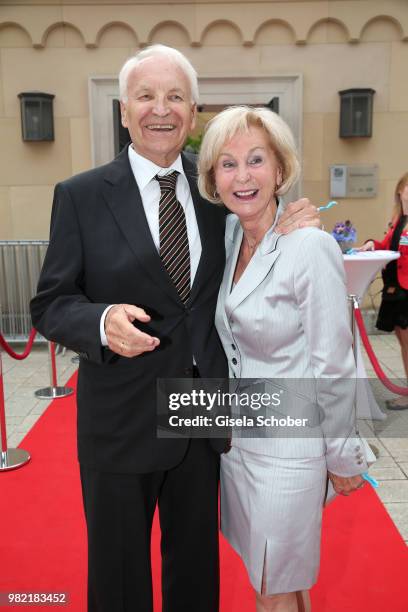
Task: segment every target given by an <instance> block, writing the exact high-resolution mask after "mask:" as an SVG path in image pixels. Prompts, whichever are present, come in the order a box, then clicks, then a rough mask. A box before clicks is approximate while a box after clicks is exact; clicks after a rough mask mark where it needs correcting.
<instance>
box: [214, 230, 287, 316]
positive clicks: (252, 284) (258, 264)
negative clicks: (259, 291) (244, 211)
mask: <svg viewBox="0 0 408 612" xmlns="http://www.w3.org/2000/svg"><path fill="white" fill-rule="evenodd" d="M274 226H275V224H274ZM274 226H273V227H272V228H271V229H270V230H269V231H268V232H267V233H266V234H265V236H264V238H263V240H262V242H261V244H260V245H259V247H258V249H257V250H256V252H255V254H254V256H253V257H252V259H251V261H250V262H249V264H248V265H247V267H246V268H245V270H244V273H243V274H242V276H241V278H240V279H239V281H238V283H237V284H236V285H235V287H234V288H233V289H232V291H230V292H229V293H228V294H227V295H226V296H225V314H226V317H227V320H228V319H229V318H230V316H231V314H232V312H233V311H234V310H235V308H237V306H239V304H241V303H242V302H243V301H244V300H245V299H246V298H247V297H248V296H249V295H250V294H251V293H252V292H253V291H255V289H256V288H257V287H258V286H259V285H260V284H261V283H262V281H263V280H264V279H265V277H266V276H267V274H268V273H269V272H270V270H271V269H272V267H273V265H274V264H275V262H276V260H277V259H278V257H279V255H280V251H279V249H278V248H277V244H278V240H279V235H278V234H275V233H274V231H273V229H274ZM242 235H243V232H242V229H241V227H240V228H239V232H238V233H237V235H236V238H235V240H234V242H235V247H234V251H233V255H232V257H231V258H230V269H229V272H228V274H229V276H228V283H227V291H228V289H231V287H232V281H233V276H234V272H235V267H236V262H237V260H238V255H239V250H240V247H241V242H242Z"/></svg>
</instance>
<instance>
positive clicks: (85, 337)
mask: <svg viewBox="0 0 408 612" xmlns="http://www.w3.org/2000/svg"><path fill="white" fill-rule="evenodd" d="M183 166H184V169H185V173H186V176H187V179H188V181H189V184H190V188H191V194H192V198H193V202H194V206H195V212H196V217H197V223H198V227H199V232H200V237H201V243H202V255H201V260H200V264H199V267H198V270H197V274H196V277H195V280H194V284H193V286H192V290H191V297H190V300H189V302H188V303H187V305H186V306H185V305H183V303H182V302H181V300H180V299H179V297H178V294H177V291H176V289H175V287H174V285H173V284H172V282H171V280H170V278H169V276H168V274H167V272H166V270H165V269H164V267H163V265H162V262H161V259H160V257H159V255H158V253H157V250H156V248H155V245H154V243H153V239H152V237H151V233H150V229H149V226H148V224H147V220H146V217H145V213H144V209H143V205H142V201H141V198H140V194H139V190H138V187H137V184H136V181H135V179H134V176H133V173H132V170H131V167H130V164H129V160H128V152H127V148H126V149H124V150H123V151H122V153H120V155H119V156H118V157H117V158H116V159H115V160H114V161H112V162H111V163H109V164H107V165H105V166H102V167H99V168H96V169H93V170H90V171H88V172H85V173H83V174H79V175H77V176H74V177H72V178H70V179H68V180H66V181H64V182H62V183H60V184H58V185H57V186H56V188H55V195H54V203H53V211H52V217H51V234H50V244H49V248H48V251H47V255H46V258H45V261H44V266H43V269H42V272H41V276H40V280H39V285H38V294H37V296H36V297H34V298H33V300H32V302H31V313H32V319H33V323H34V326H35V327H36V329H38V330H39V332H40V333H41V334H43V335H44V336H45V337H46V338H48V339H50V340H53V341H55V342H58V343H60V344H62V345H63V346H66V347H68V348H70V349H73V350H74V351H77V352H78V353H79V354H80V355H81V361H80V366H79V375H78V400H77V401H78V452H79V460H80V461H81V463H83V464H85V465H88V466H91V467H95V468H98V469H101V470H105V471H111V472H136V473H138V472H139V473H142V472H149V471H153V470H159V469H168V468H170V467H172V466H174V465H176V464H177V463H178V462H179V461H180V459H181V458H182V456H183V454H184V452H185V450H186V447H187V443H188V442H187V440H186V439H179V440H175V439H157V436H156V379H157V378H158V377H164V378H165V377H169V378H170V377H172V378H182V377H188V376H191V372H192V355H194V356H195V359H196V361H197V365H198V367H199V370H200V373H201V376H203V377H208V378H209V377H223V376H226V375H227V368H226V361H225V356H224V353H223V351H222V348H221V344H220V341H219V338H218V335H217V332H216V330H215V327H214V313H215V305H216V300H217V293H218V288H219V285H220V282H221V278H222V273H223V268H224V259H225V254H224V221H225V215H224V211H223V210H222V209H221V208H218V207H217V206H214V205H212V204H210V203H209V202H207V201H206V200H203V199H202V198H201V197H200V195H199V192H198V189H197V185H196V168H195V165H194V163H193V162H192V161H191V160H189V159H187V158H186V157H185V156H184V155H183ZM117 303H128V304H135V305H137V306H141V307H142V308H144V309H145V310H146V312H148V314H150V315H151V317H152V320H151V322H150V323H149V324H148V325H138V326H139V327H140V328H142V329H144V330H145V331H148V332H149V333H151V334H152V335H154V336H157V337H158V338H160V340H161V344H160V346H159V348H157V349H155V350H154V351H153V352H151V353H150V352H149V353H145V354H143V355H141V356H139V357H135V358H133V359H128V358H124V357H119V356H118V355H115V354H114V353H112V352H111V351H110V350H109V349H106V348H103V347H101V343H100V332H99V324H100V318H101V315H102V312H103V310H104V309H105V308H106V306H107V305H109V304H117ZM211 444H212V445H213V446H214V447H215V448H216V449H217V450H219V451H220V450H221V449H222V448H223V446H224V441H223V440H212V441H211Z"/></svg>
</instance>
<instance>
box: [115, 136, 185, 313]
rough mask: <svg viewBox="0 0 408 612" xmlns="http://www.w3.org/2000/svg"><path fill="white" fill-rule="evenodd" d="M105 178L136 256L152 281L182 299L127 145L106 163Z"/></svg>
mask: <svg viewBox="0 0 408 612" xmlns="http://www.w3.org/2000/svg"><path fill="white" fill-rule="evenodd" d="M104 179H105V186H104V191H103V194H104V198H105V200H106V202H107V204H108V206H109V208H110V210H111V212H112V214H113V216H114V218H115V220H116V222H117V224H118V225H119V227H120V229H121V231H122V233H123V235H124V236H125V238H126V240H127V242H128V244H129V246H130V248H131V250H132V251H133V253H134V255H135V256H136V257H137V259H138V261H139V263H140V264H141V265H142V266H143V267H144V269H145V271H146V273H147V274H149V275H150V276H151V278H152V280H153V281H154V282H155V283H156V284H158V285H159V286H160V287H161V289H162V290H163V291H165V292H166V293H167V294H168V295H169V297H171V298H172V299H173V300H176V301H177V302H180V297H179V295H178V293H177V290H176V288H175V286H174V284H173V283H172V281H171V279H170V277H169V275H168V274H167V272H166V269H165V268H164V266H163V263H162V260H161V258H160V255H159V254H158V252H157V249H156V246H155V244H154V242H153V238H152V235H151V233H150V228H149V224H148V222H147V219H146V215H145V212H144V208H143V204H142V199H141V197H140V192H139V189H138V186H137V183H136V181H135V178H134V176H133V172H132V169H131V167H130V163H129V158H128V151H127V147H126V148H125V149H124V150H123V151H122V152H121V153H120V155H119V156H118V157H117V158H116V159H115V160H114V161H113V162H112V163H111V164H109V165H108V166H107V171H106V173H105V176H104Z"/></svg>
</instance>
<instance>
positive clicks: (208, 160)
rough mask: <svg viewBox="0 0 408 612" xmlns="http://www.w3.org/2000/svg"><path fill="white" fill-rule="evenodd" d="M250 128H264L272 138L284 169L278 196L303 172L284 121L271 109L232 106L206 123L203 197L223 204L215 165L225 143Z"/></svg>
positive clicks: (200, 168)
mask: <svg viewBox="0 0 408 612" xmlns="http://www.w3.org/2000/svg"><path fill="white" fill-rule="evenodd" d="M251 127H260V128H262V129H263V130H264V131H265V133H266V136H267V138H268V140H269V144H270V146H271V148H272V150H273V151H274V153H275V155H276V157H277V159H278V162H279V164H280V167H281V170H282V183H281V185H280V186H279V188H278V189H277V190H276V195H283V194H284V193H286V192H287V191H288V190H289V189H290V188H291V187H292V185H293V184H294V183H295V182H296V180H297V179H298V177H299V174H300V165H299V160H298V156H297V151H296V146H295V141H294V138H293V134H292V132H291V130H290V128H289V126H288V125H287V123H285V121H283V119H282V118H281V117H279V115H277V114H276V113H274V112H273V111H271V110H269V109H268V108H265V107H263V108H252V107H250V106H230V107H229V108H226V109H225V110H223V111H221V112H220V113H219V114H218V115H216V116H215V117H213V118H212V119H211V120H210V121H209V122H208V124H207V126H206V128H205V132H204V137H203V141H202V143H201V149H200V154H199V157H198V188H199V190H200V193H201V195H202V196H203V198H205V199H207V200H209V201H210V202H213V203H214V204H220V203H221V200H220V199H219V196H218V194H217V192H216V186H215V175H214V166H215V164H216V162H217V159H218V158H219V156H220V154H221V150H222V148H223V146H224V144H225V143H226V142H228V141H229V140H231V138H233V137H234V136H235V135H236V134H241V133H245V132H248V130H249V129H250V128H251Z"/></svg>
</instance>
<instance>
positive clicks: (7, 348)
mask: <svg viewBox="0 0 408 612" xmlns="http://www.w3.org/2000/svg"><path fill="white" fill-rule="evenodd" d="M36 333H37V330H36V329H34V328H33V329H32V330H31V331H30V336H29V338H28V342H27V345H26V347H25V349H24V351H23V352H22V353H15V352H14V351H13V349H12V348H11V346H10V345H9V344H7V342H6V341H5V339H4V337H3V336H2V334H0V346H1V347H2V348H4V350H5V351H6V353H7V354H8V355H10V357H12V358H13V359H19V360H21V359H25V358H26V357H28V355H29V354H30V353H31V349H32V347H33V342H34V338H35V335H36Z"/></svg>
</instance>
